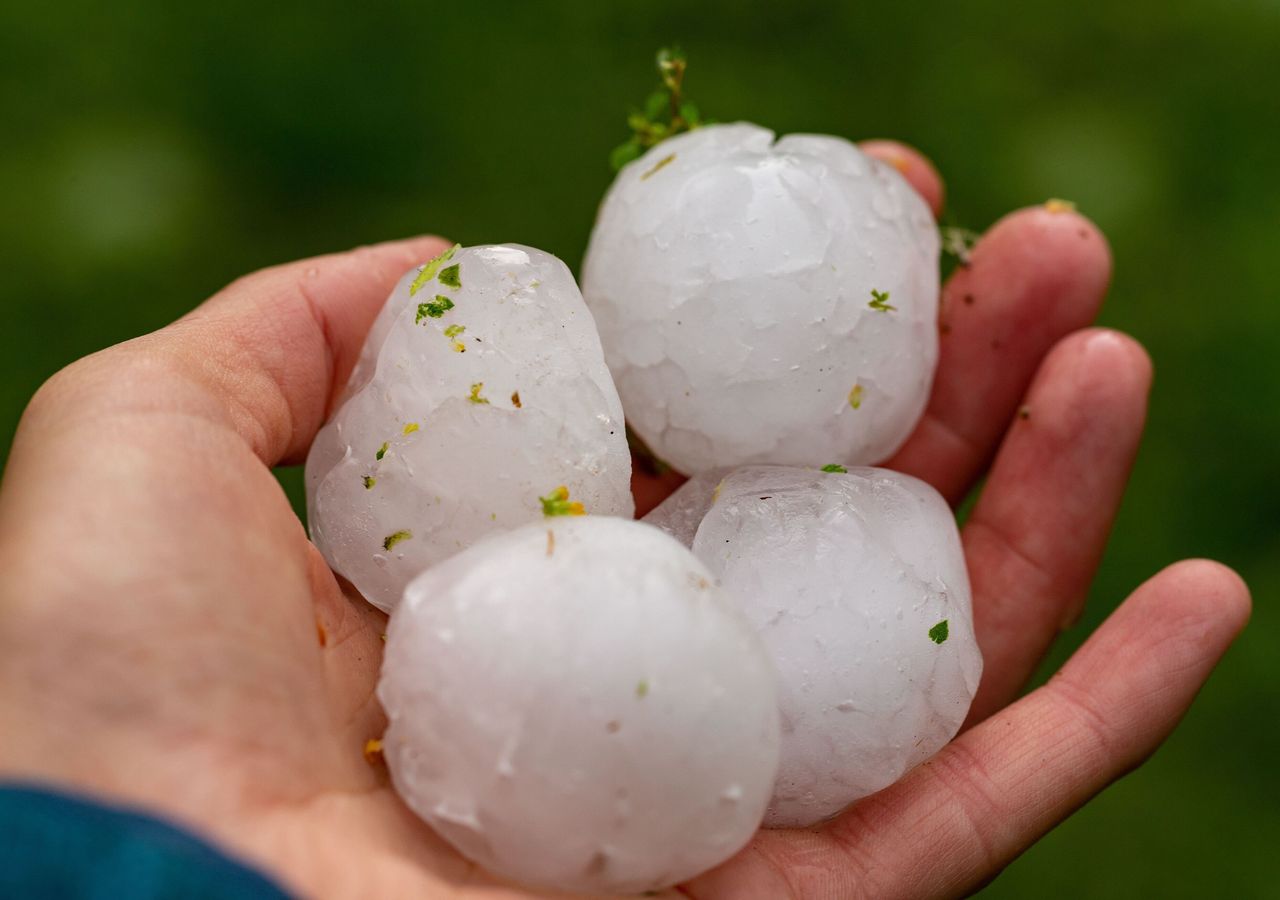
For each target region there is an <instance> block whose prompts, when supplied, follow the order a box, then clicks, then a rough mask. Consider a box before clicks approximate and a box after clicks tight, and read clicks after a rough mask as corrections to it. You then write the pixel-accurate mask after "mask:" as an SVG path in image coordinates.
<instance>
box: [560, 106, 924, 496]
mask: <svg viewBox="0 0 1280 900" xmlns="http://www.w3.org/2000/svg"><path fill="white" fill-rule="evenodd" d="M938 253H939V239H938V231H937V228H936V226H935V225H934V222H933V219H932V217H931V215H930V212H929V209H928V207H927V206H926V204H925V202H924V201H923V200H922V199H921V198H920V197H919V195H917V194H916V192H915V191H914V190H912V189H911V187H910V186H909V185H908V184H907V182H906V181H905V180H904V179H903V178H902V176H901V175H900V174H899V173H898V172H897V171H895V170H894V169H893V168H892V167H891V166H888V165H886V164H884V163H881V162H879V161H877V160H873V159H871V158H870V157H868V156H866V155H865V154H863V153H862V152H861V151H860V150H859V149H858V148H857V147H856V146H854V145H853V144H852V143H850V142H849V141H846V140H843V139H841V138H836V137H828V136H821V135H803V134H793V135H788V136H786V137H783V138H781V139H780V140H778V141H776V142H775V141H774V134H773V132H771V131H769V130H767V129H764V128H761V127H759V126H756V125H751V124H745V123H739V124H733V125H712V126H707V127H703V128H698V129H696V130H694V131H691V132H688V133H685V134H680V135H678V136H676V137H673V138H670V139H668V140H666V141H664V142H662V143H660V144H658V145H657V146H655V147H653V148H652V149H651V150H649V152H648V153H647V154H646V155H645V156H643V157H642V158H640V159H638V160H636V161H635V162H633V163H631V164H630V165H628V166H626V167H625V168H624V169H623V170H622V171H621V172H620V173H619V174H618V177H617V179H616V180H615V181H614V183H613V186H612V187H611V188H610V189H609V192H608V194H607V195H606V197H605V199H604V203H603V205H602V206H601V209H600V214H599V217H598V219H597V221H596V225H595V229H594V231H593V232H592V234H591V241H590V244H589V246H588V249H587V255H586V259H585V262H584V269H583V281H582V288H583V295H584V296H585V297H586V300H587V304H588V305H589V306H590V307H591V309H592V312H594V313H595V316H596V323H597V325H598V326H599V328H600V336H601V340H602V341H603V343H604V349H605V359H606V360H607V361H608V364H609V368H610V370H611V371H612V372H613V376H614V379H615V381H616V382H617V385H618V391H619V393H620V394H621V396H622V401H623V405H624V406H625V407H626V410H627V421H628V422H629V423H630V425H631V426H632V428H634V429H635V431H636V432H637V434H638V435H639V436H640V437H641V438H642V439H643V440H644V441H645V443H646V444H647V445H648V446H649V448H650V449H652V450H653V451H654V452H655V453H656V454H657V455H658V456H659V457H661V458H662V459H663V460H665V461H666V462H668V463H670V464H671V465H672V466H674V467H675V468H676V469H678V470H680V471H681V472H684V473H686V474H691V473H694V472H701V471H704V470H706V469H710V468H714V467H717V466H739V465H745V464H748V463H782V464H791V465H822V464H823V463H827V462H832V461H838V462H842V463H844V464H845V465H860V464H867V463H874V462H879V461H881V460H883V459H885V458H887V457H889V456H890V455H891V454H892V453H893V451H894V450H896V449H897V448H898V447H899V446H900V445H901V444H902V442H903V441H904V440H905V439H906V437H907V435H908V434H909V433H910V432H911V429H912V428H913V427H914V426H915V423H916V421H917V420H918V419H919V417H920V414H921V413H922V411H923V410H924V405H925V400H926V398H927V396H928V393H929V387H930V384H931V382H932V379H933V371H934V366H935V363H936V361H937V355H938V335H937V310H938Z"/></svg>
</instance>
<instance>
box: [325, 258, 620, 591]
mask: <svg viewBox="0 0 1280 900" xmlns="http://www.w3.org/2000/svg"><path fill="white" fill-rule="evenodd" d="M630 480H631V457H630V454H629V453H628V451H627V444H626V435H625V432H624V428H623V421H622V406H621V404H620V403H619V402H618V394H617V392H616V390H615V389H614V386H613V381H612V379H611V378H610V377H609V372H608V370H607V369H606V368H605V364H604V358H603V355H602V352H601V349H600V340H599V337H598V336H597V334H596V330H595V325H594V323H593V321H592V318H591V313H590V312H589V311H588V310H587V308H586V306H585V305H584V304H583V302H582V295H581V294H580V293H579V292H578V287H577V285H576V284H575V283H574V280H573V276H572V275H571V274H570V273H569V270H568V268H566V267H565V265H564V263H562V262H561V261H560V260H558V259H556V258H555V257H554V256H551V255H550V254H547V253H543V252H542V251H541V250H535V249H533V248H530V247H520V246H515V245H510V246H487V247H470V248H467V249H456V250H455V251H448V252H446V253H445V254H444V255H443V256H442V257H440V258H438V259H436V260H432V261H431V262H430V263H428V264H427V265H426V266H420V267H418V268H415V269H413V270H411V271H409V272H408V273H406V274H405V276H404V277H403V278H401V279H400V283H399V284H397V285H396V287H395V290H393V291H392V292H391V296H390V297H388V298H387V302H386V305H385V306H384V307H383V310H382V312H381V314H380V315H379V316H378V319H377V321H376V322H375V323H374V325H373V328H372V329H371V330H370V333H369V337H368V338H367V340H366V341H365V345H364V349H363V351H362V355H361V358H360V361H359V363H358V364H357V366H356V369H355V371H354V372H353V374H352V376H351V381H350V383H349V384H348V386H347V391H346V399H345V401H344V402H343V403H342V405H341V407H340V408H339V409H338V411H337V413H336V414H335V415H334V416H333V418H332V419H331V420H330V421H329V423H328V424H327V425H325V427H324V428H323V429H321V431H320V434H319V435H318V436H317V437H316V440H315V443H314V444H313V446H312V448H311V455H310V456H309V457H308V459H307V508H308V519H309V523H310V526H311V537H312V540H314V541H315V544H316V546H317V547H319V548H320V551H321V553H323V554H324V557H325V559H326V560H328V562H329V565H330V566H332V567H333V569H334V570H335V571H337V572H339V573H340V574H342V575H344V576H345V577H346V578H347V579H348V580H350V581H351V582H352V584H354V585H355V586H356V587H357V588H358V589H359V590H360V592H361V593H362V594H364V596H365V597H366V598H367V599H368V600H369V601H370V602H371V603H373V604H374V605H375V606H378V607H379V608H381V609H384V610H390V609H391V608H392V607H393V606H394V605H395V604H396V603H397V602H398V601H399V599H400V595H401V593H402V592H403V590H404V587H405V585H406V584H408V582H409V581H410V579H412V578H414V577H415V576H416V575H417V574H418V573H419V572H421V571H422V570H423V569H425V568H426V567H427V566H429V565H432V564H434V563H437V562H439V561H440V560H442V559H444V558H445V557H447V556H450V555H452V554H453V553H456V552H457V551H458V550H461V549H462V548H463V547H466V546H468V545H470V544H471V543H472V542H474V541H475V540H477V539H478V538H480V537H483V536H484V535H486V534H488V533H489V532H491V531H495V530H500V529H508V528H513V527H516V526H518V525H522V524H524V523H526V522H530V521H533V520H536V519H541V518H542V515H543V510H544V506H546V505H548V504H552V505H562V506H567V505H570V504H574V503H581V504H583V505H584V506H585V508H586V510H587V511H588V512H590V513H600V514H605V515H617V516H627V517H629V516H630V515H631V514H632V511H633V509H634V507H633V503H632V499H631V489H630ZM561 488H563V490H561Z"/></svg>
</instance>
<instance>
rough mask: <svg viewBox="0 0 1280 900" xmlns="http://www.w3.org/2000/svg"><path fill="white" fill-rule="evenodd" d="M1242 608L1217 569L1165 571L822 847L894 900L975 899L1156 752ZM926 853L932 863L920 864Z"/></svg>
mask: <svg viewBox="0 0 1280 900" xmlns="http://www.w3.org/2000/svg"><path fill="white" fill-rule="evenodd" d="M1249 605H1250V601H1249V591H1248V588H1247V587H1246V586H1245V584H1244V582H1242V581H1241V580H1240V578H1239V576H1237V575H1236V574H1235V573H1234V572H1232V571H1231V570H1230V569H1227V568H1226V567H1224V566H1221V565H1219V564H1217V563H1213V562H1208V561H1204V560H1192V561H1186V562H1181V563H1178V564H1176V565H1173V566H1170V567H1169V568H1167V569H1165V570H1164V571H1162V572H1160V573H1159V574H1158V575H1156V576H1155V577H1154V578H1152V579H1150V580H1149V581H1147V582H1146V583H1145V584H1143V585H1142V586H1141V587H1139V588H1138V590H1137V591H1135V592H1134V594H1133V595H1132V596H1131V597H1130V598H1129V599H1128V600H1127V601H1125V603H1124V604H1122V605H1121V606H1120V608H1119V609H1118V610H1117V611H1116V612H1115V613H1113V614H1112V615H1111V617H1110V618H1109V619H1108V620H1107V621H1106V622H1105V623H1104V624H1103V625H1102V627H1101V628H1099V630H1098V631H1097V632H1096V633H1095V634H1094V635H1093V636H1092V637H1091V638H1090V639H1089V640H1088V641H1087V642H1086V643H1085V645H1084V646H1083V647H1081V648H1080V650H1079V651H1077V652H1076V654H1075V656H1073V657H1072V658H1071V659H1070V660H1069V661H1068V662H1067V664H1066V665H1065V666H1064V667H1063V669H1062V670H1061V671H1060V672H1059V673H1058V674H1057V675H1056V676H1055V677H1054V678H1053V679H1052V680H1051V681H1050V682H1049V683H1048V684H1047V685H1045V686H1044V687H1042V688H1040V689H1039V690H1037V691H1034V692H1033V693H1031V694H1029V695H1027V696H1026V697H1024V698H1023V699H1022V700H1020V701H1018V702H1017V703H1014V704H1013V705H1012V706H1009V707H1008V708H1006V709H1005V710H1004V711H1002V712H1000V713H997V714H996V715H994V716H992V717H991V718H990V719H988V720H987V721H985V722H983V723H982V724H981V725H979V726H977V727H975V728H973V729H972V730H970V731H969V732H967V733H966V734H964V735H963V736H961V737H960V738H959V739H957V740H956V741H954V742H953V743H951V744H950V745H948V746H947V747H946V748H945V749H944V750H943V751H942V752H941V753H939V754H938V755H937V756H936V757H934V758H933V760H931V761H930V762H928V763H925V764H924V765H923V766H921V767H920V768H918V769H916V770H915V771H914V772H912V773H911V774H910V775H908V777H907V778H905V779H903V780H902V781H900V782H898V784H896V785H895V786H894V787H892V788H890V789H888V790H886V791H883V792H881V793H879V794H877V795H875V796H873V797H871V798H869V799H868V800H867V801H865V802H864V803H862V804H860V805H859V806H858V807H855V809H854V810H853V811H852V812H851V813H850V814H846V816H844V817H842V818H841V819H839V820H837V821H836V822H835V823H833V825H832V826H831V834H830V836H831V837H833V838H835V840H836V841H837V842H838V843H839V844H842V845H844V846H846V847H848V846H849V845H850V844H855V845H860V846H858V850H859V853H858V856H859V857H860V858H862V859H870V860H873V861H874V862H875V863H876V864H877V865H876V868H877V869H878V870H879V871H880V872H892V873H895V874H896V875H897V876H898V879H895V880H894V882H893V883H892V891H891V892H892V894H893V895H894V896H922V895H925V894H928V895H935V894H936V895H940V896H950V895H955V894H961V893H964V892H966V891H969V890H972V889H974V888H975V887H977V886H979V885H980V884H982V883H983V882H984V881H986V880H989V879H990V878H991V877H993V876H994V875H995V874H996V873H998V872H999V871H1000V869H1001V868H1003V867H1004V866H1005V865H1007V864H1008V863H1009V862H1010V861H1012V860H1013V859H1014V858H1015V857H1016V856H1018V854H1020V853H1021V852H1022V851H1023V850H1025V849H1026V848H1027V847H1029V846H1030V845H1031V844H1032V843H1033V842H1035V841H1036V840H1037V839H1038V838H1040V837H1041V836H1042V835H1044V834H1045V833H1046V832H1048V831H1049V830H1050V829H1051V828H1053V827H1054V826H1055V825H1056V824H1058V823H1059V822H1060V821H1062V820H1063V819H1064V818H1066V817H1067V816H1068V815H1070V814H1071V813H1072V812H1074V811H1075V810H1076V809H1078V808H1079V807H1080V806H1082V805H1083V804H1084V803H1085V802H1086V801H1087V800H1089V799H1090V798H1091V797H1092V796H1093V795H1095V794H1097V793H1098V792H1099V791H1101V790H1102V789H1103V788H1105V787H1106V786H1107V785H1109V784H1111V783H1112V782H1113V781H1115V780H1116V779H1117V778H1120V777H1121V776H1122V775H1124V774H1125V773H1127V772H1129V771H1131V770H1132V769H1134V768H1136V767H1137V766H1138V765H1139V764H1141V763H1142V762H1143V761H1144V760H1145V759H1146V758H1147V757H1148V756H1150V755H1151V753H1153V752H1154V751H1155V749H1156V748H1157V747H1158V746H1159V745H1160V743H1161V742H1162V741H1163V740H1164V739H1165V738H1166V737H1168V735H1169V733H1170V732H1171V731H1172V730H1173V729H1174V727H1175V726H1176V725H1177V724H1178V721H1179V720H1180V719H1181V718H1182V716H1183V714H1184V713H1186V711H1187V708H1188V707H1189V706H1190V705H1191V702H1192V700H1193V699H1195V696H1196V693H1197V692H1198V691H1199V690H1200V687H1201V686H1202V685H1203V684H1204V682H1205V680H1206V679H1207V678H1208V677H1209V673H1210V671H1211V670H1212V669H1213V667H1214V666H1215V665H1216V664H1217V662H1218V660H1219V658H1220V657H1221V656H1222V654H1223V653H1224V652H1225V651H1226V649H1227V647H1228V646H1229V645H1230V643H1231V641H1232V640H1233V639H1234V638H1235V636H1236V634H1237V633H1238V632H1239V631H1240V629H1241V628H1242V627H1243V626H1244V624H1245V622H1246V621H1247V620H1248V617H1249ZM924 848H928V851H929V852H928V857H929V858H930V859H931V860H932V864H931V865H929V866H920V864H919V860H920V858H921V857H920V854H921V851H922V850H923V849H924ZM913 881H914V882H916V883H914V884H912V883H909V882H913ZM904 882H905V883H904Z"/></svg>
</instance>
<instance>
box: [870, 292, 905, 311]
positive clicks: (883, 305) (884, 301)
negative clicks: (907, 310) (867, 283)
mask: <svg viewBox="0 0 1280 900" xmlns="http://www.w3.org/2000/svg"><path fill="white" fill-rule="evenodd" d="M867 306H869V307H871V308H872V309H874V310H876V311H877V312H893V311H895V310H896V309H897V308H898V307H896V306H893V305H892V304H890V303H889V292H888V291H877V290H876V289H875V288H872V289H871V302H870V303H868V304H867Z"/></svg>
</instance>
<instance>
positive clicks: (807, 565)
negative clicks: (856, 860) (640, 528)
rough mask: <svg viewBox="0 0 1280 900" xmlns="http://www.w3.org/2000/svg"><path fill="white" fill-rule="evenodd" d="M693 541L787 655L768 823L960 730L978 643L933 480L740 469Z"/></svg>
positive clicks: (906, 761)
mask: <svg viewBox="0 0 1280 900" xmlns="http://www.w3.org/2000/svg"><path fill="white" fill-rule="evenodd" d="M673 499H675V500H677V501H678V500H679V498H678V495H677V497H675V498H673ZM668 502H670V501H668ZM683 502H685V503H688V502H689V501H688V500H687V499H686V500H684V501H683ZM656 512H657V511H655V513H656ZM693 550H694V553H695V554H696V555H697V556H698V557H699V559H701V560H703V561H704V562H705V563H707V566H708V568H710V569H711V571H712V572H713V573H714V574H715V575H716V577H717V578H718V579H719V580H720V583H721V585H722V586H723V588H724V590H725V593H726V595H727V596H728V597H729V598H730V599H731V600H733V601H734V602H736V603H737V604H738V606H739V608H740V609H741V610H742V611H743V613H745V615H746V616H747V618H748V619H749V620H750V621H751V623H752V624H753V625H754V626H755V628H756V629H757V630H758V633H759V634H760V636H761V638H762V639H763V640H764V642H765V644H766V645H767V646H768V648H769V650H770V652H771V654H772V656H773V661H774V664H775V665H776V666H777V668H778V672H779V679H780V683H779V692H780V701H779V702H780V704H781V712H782V763H781V767H780V769H779V772H778V782H777V786H776V788H775V790H774V795H773V799H772V800H771V801H770V804H769V812H768V813H767V815H766V817H765V824H766V825H769V826H772V827H787V826H804V825H810V824H813V823H814V822H817V821H820V820H822V819H825V818H828V817H829V816H832V815H835V814H836V813H838V812H839V811H840V810H842V809H843V808H844V807H846V806H847V805H849V804H850V803H852V802H853V801H855V800H857V799H859V798H861V797H864V796H866V795H868V794H871V793H874V792H875V791H878V790H880V789H881V788H884V787H887V786H888V785H890V784H892V783H893V782H895V781H897V780H898V778H900V777H901V776H902V775H903V774H904V773H905V772H906V771H907V770H909V769H911V768H913V767H914V766H916V765H917V764H918V763H920V762H922V761H924V760H925V759H927V758H928V757H930V756H932V755H933V754H934V753H935V752H937V751H938V750H939V749H940V748H941V747H942V746H943V745H944V744H946V742H947V741H949V740H950V739H951V738H952V737H953V736H954V735H955V733H956V731H957V730H959V728H960V725H961V723H962V722H963V721H964V717H965V714H966V713H967V712H968V709H969V704H970V702H971V701H972V700H973V695H974V692H975V691H976V690H977V687H978V678H979V676H980V675H981V673H982V657H981V654H980V652H979V650H978V646H977V642H976V640H975V639H974V634H973V612H972V607H971V604H970V595H969V580H968V575H967V573H966V570H965V563H964V557H963V554H962V552H961V547H960V537H959V534H958V532H957V531H956V526H955V519H954V517H953V516H952V513H951V510H950V509H949V508H948V506H947V504H946V501H944V500H943V499H942V497H941V496H939V494H938V493H937V492H936V491H935V490H934V489H933V488H931V487H929V486H928V485H927V484H925V483H924V482H922V481H918V480H916V479H914V478H911V477H909V476H906V475H901V474H899V473H897V472H890V471H887V470H884V469H851V470H850V471H849V472H848V474H837V473H824V472H815V471H806V470H801V469H787V468H782V467H777V466H760V467H752V468H746V469H740V470H738V471H736V472H734V473H733V474H731V475H729V476H728V477H727V478H725V479H724V481H723V482H722V483H721V485H720V488H719V494H718V496H717V497H716V499H715V502H714V504H713V505H711V507H710V509H709V511H708V513H707V515H706V517H705V518H704V519H703V521H702V524H701V525H700V526H699V527H698V530H697V535H696V537H695V538H694V541H693ZM943 622H945V623H946V625H945V626H943V625H942V624H941V623H943Z"/></svg>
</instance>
